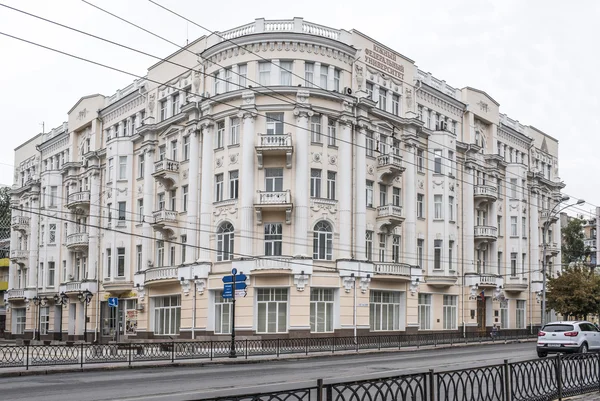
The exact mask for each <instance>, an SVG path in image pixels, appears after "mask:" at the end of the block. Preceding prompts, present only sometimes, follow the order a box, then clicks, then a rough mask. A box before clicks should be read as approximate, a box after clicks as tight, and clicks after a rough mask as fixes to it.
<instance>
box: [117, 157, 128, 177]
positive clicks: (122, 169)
mask: <svg viewBox="0 0 600 401" xmlns="http://www.w3.org/2000/svg"><path fill="white" fill-rule="evenodd" d="M126 179H127V156H119V180H126Z"/></svg>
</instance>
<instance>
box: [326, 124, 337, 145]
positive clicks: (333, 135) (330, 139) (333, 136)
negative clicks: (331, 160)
mask: <svg viewBox="0 0 600 401" xmlns="http://www.w3.org/2000/svg"><path fill="white" fill-rule="evenodd" d="M327 145H329V146H337V132H336V121H335V120H334V119H333V118H329V119H327Z"/></svg>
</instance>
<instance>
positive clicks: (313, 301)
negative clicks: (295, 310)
mask: <svg viewBox="0 0 600 401" xmlns="http://www.w3.org/2000/svg"><path fill="white" fill-rule="evenodd" d="M310 331H311V332H312V333H327V332H332V331H333V289H331V288H312V289H311V290H310Z"/></svg>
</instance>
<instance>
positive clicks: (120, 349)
mask: <svg viewBox="0 0 600 401" xmlns="http://www.w3.org/2000/svg"><path fill="white" fill-rule="evenodd" d="M536 335H537V330H533V334H532V330H530V329H525V330H503V331H501V332H500V335H498V336H495V337H492V336H490V335H489V334H488V335H485V334H480V333H466V335H463V334H462V333H456V332H453V333H429V334H394V335H371V336H358V337H305V338H274V339H271V338H270V339H238V340H236V342H235V346H236V351H237V355H238V358H245V359H248V358H251V357H255V356H269V355H271V356H276V357H279V356H280V355H289V354H305V355H308V354H314V353H323V352H331V353H336V352H340V351H356V352H360V351H366V350H382V349H401V348H406V347H417V348H418V347H422V346H438V345H453V344H466V343H482V342H504V341H507V340H518V339H526V338H533V337H535V336H536ZM230 347H231V341H229V340H222V341H217V340H214V341H168V342H128V343H111V344H87V343H80V344H72V345H62V344H60V345H59V344H56V345H31V344H26V345H14V346H13V345H6V346H0V368H3V367H13V368H14V367H23V368H25V369H29V367H32V366H52V365H80V366H81V367H83V366H84V365H89V364H99V363H114V364H119V363H122V364H128V365H129V366H132V365H133V364H135V363H136V362H144V361H166V362H173V363H174V362H176V361H183V360H193V359H197V360H213V359H218V358H228V357H229V351H230Z"/></svg>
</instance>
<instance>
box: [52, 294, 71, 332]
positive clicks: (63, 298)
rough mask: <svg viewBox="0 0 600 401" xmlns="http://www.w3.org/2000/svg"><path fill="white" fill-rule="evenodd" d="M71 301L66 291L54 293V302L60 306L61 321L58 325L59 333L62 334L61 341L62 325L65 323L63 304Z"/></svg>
mask: <svg viewBox="0 0 600 401" xmlns="http://www.w3.org/2000/svg"><path fill="white" fill-rule="evenodd" d="M67 302H69V297H68V296H67V294H65V293H64V292H61V293H60V295H59V294H55V295H54V304H55V305H57V306H60V323H59V326H58V333H59V335H60V338H59V341H62V325H63V306H64V305H66V304H67Z"/></svg>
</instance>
